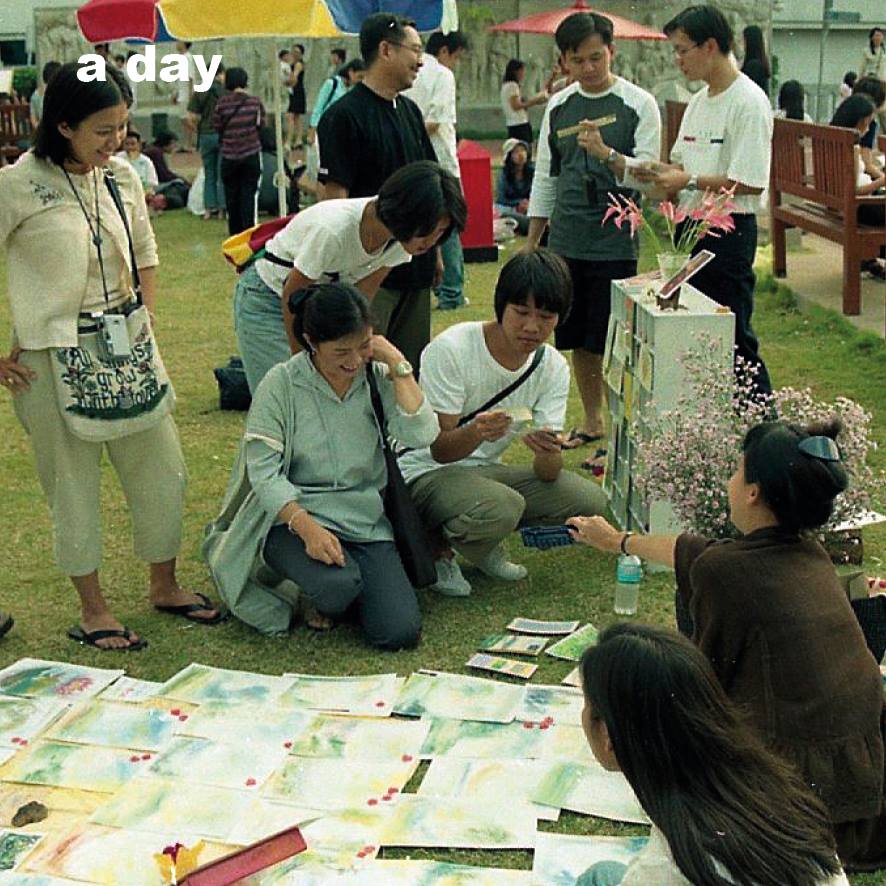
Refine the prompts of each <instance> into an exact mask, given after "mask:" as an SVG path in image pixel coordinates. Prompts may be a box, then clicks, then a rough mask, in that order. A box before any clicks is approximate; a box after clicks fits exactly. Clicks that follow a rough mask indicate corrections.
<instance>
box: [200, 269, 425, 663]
mask: <svg viewBox="0 0 886 886" xmlns="http://www.w3.org/2000/svg"><path fill="white" fill-rule="evenodd" d="M294 308H295V317H294V320H293V333H294V335H295V337H296V338H297V340H298V343H299V345H300V346H301V347H302V349H303V350H301V351H300V352H299V353H298V354H296V355H295V356H294V357H292V358H291V359H290V360H288V361H287V362H286V363H279V364H277V365H276V366H273V367H272V368H271V369H270V371H269V372H268V373H267V375H266V376H265V377H264V379H263V380H262V383H261V384H260V385H259V386H258V389H257V390H256V391H255V394H254V396H253V400H252V407H251V409H250V410H249V416H248V417H247V419H246V433H245V435H244V439H243V446H242V447H241V451H240V456H239V458H238V460H237V464H236V465H235V467H234V473H233V477H232V482H231V485H230V486H229V489H228V495H227V498H226V501H225V504H224V506H223V511H222V516H221V517H220V518H219V519H218V520H217V521H216V522H215V524H214V526H213V527H212V528H211V530H210V532H209V534H208V537H207V540H206V542H205V543H204V554H205V555H206V557H207V560H208V562H209V564H210V569H211V571H212V574H213V577H214V579H215V581H216V583H217V584H218V586H219V589H220V591H221V593H222V596H224V597H225V598H226V599H228V600H230V601H231V608H232V611H233V613H234V615H236V616H238V617H239V618H241V619H242V620H243V621H245V622H247V623H248V624H251V625H252V626H253V627H255V628H257V629H259V630H261V631H263V632H265V633H279V632H282V631H285V630H286V629H287V628H288V626H289V621H290V618H291V616H292V604H293V602H294V601H293V600H292V599H288V600H284V599H281V598H279V597H276V596H274V595H273V593H272V592H271V591H270V590H269V589H267V588H263V587H261V586H259V585H258V583H257V582H253V580H252V569H253V566H254V565H255V563H256V560H257V559H263V560H264V563H265V564H266V565H267V566H269V567H270V568H271V569H272V570H273V571H274V572H275V573H276V574H277V575H278V576H280V577H281V578H283V579H289V580H290V581H292V582H295V583H296V584H297V585H298V586H299V587H300V588H301V589H302V591H303V593H304V595H305V598H306V599H307V600H308V602H309V605H308V608H307V612H306V620H307V624H308V627H310V628H313V629H315V630H328V629H329V628H331V627H332V624H333V619H337V618H341V617H343V616H344V615H345V613H346V612H347V611H348V610H349V609H352V608H353V609H356V610H357V612H358V614H359V618H360V622H361V624H362V626H363V630H364V632H365V634H366V637H367V638H368V640H369V642H370V643H372V644H373V645H374V646H378V647H381V648H383V649H401V648H404V647H411V646H415V645H416V643H417V642H418V637H419V631H420V627H421V615H420V613H419V608H418V601H417V600H416V596H415V590H414V589H413V588H412V586H411V585H410V583H409V579H408V578H407V577H406V572H405V571H404V569H403V564H402V562H401V560H400V557H399V555H398V553H397V549H396V548H395V546H394V543H393V532H392V528H391V524H390V522H389V520H388V518H387V517H386V516H385V512H384V508H383V503H382V496H381V493H382V490H383V489H384V487H385V485H386V484H387V475H386V471H385V462H384V456H383V453H382V447H381V441H380V438H379V427H378V424H377V422H376V418H375V415H374V413H373V408H372V405H371V401H370V385H369V380H368V372H372V373H373V377H374V378H375V382H376V384H377V386H378V390H379V394H380V396H381V401H382V405H383V411H384V415H385V418H386V424H387V426H388V429H389V431H390V434H391V436H392V437H394V438H396V439H397V440H399V441H401V442H402V443H403V444H404V445H406V446H427V445H428V444H429V443H431V442H432V441H433V440H434V439H435V438H436V436H437V433H438V431H439V426H438V424H437V419H436V418H435V416H434V413H433V411H432V409H431V407H430V405H429V404H428V403H427V401H426V399H425V397H424V395H423V394H422V392H421V389H420V388H419V386H418V383H417V382H416V380H415V377H414V376H413V374H412V367H411V366H410V365H409V363H408V362H406V360H405V359H404V357H403V354H402V353H400V351H398V350H397V349H396V348H395V347H394V346H393V345H392V344H391V343H390V342H389V341H387V339H385V338H383V337H382V336H380V335H373V334H372V321H371V320H370V314H369V302H368V300H367V298H366V296H365V295H363V293H361V292H360V291H359V290H358V289H356V288H355V287H353V286H349V285H347V284H345V283H341V282H339V283H327V284H321V285H318V286H312V287H310V288H308V289H304V290H302V291H300V292H299V298H298V300H297V303H296V304H295V305H294ZM367 366H368V367H369V369H368V371H367ZM281 587H285V584H281V585H279V586H278V590H277V592H276V593H280V590H279V588H281Z"/></svg>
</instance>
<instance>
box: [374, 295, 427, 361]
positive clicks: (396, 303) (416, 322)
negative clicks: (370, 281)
mask: <svg viewBox="0 0 886 886" xmlns="http://www.w3.org/2000/svg"><path fill="white" fill-rule="evenodd" d="M372 319H373V324H372V326H373V331H375V332H377V333H378V334H379V335H383V336H384V337H385V338H386V339H388V341H390V342H391V344H393V345H394V346H395V347H397V348H399V349H400V350H401V351H402V352H403V356H404V357H405V358H406V359H407V360H408V361H409V362H410V363H411V364H412V366H413V368H414V369H415V371H416V373H417V372H418V364H419V360H420V359H421V352H422V351H423V350H424V349H425V347H427V344H428V342H429V341H430V340H431V290H430V287H429V288H428V289H404V290H402V291H401V290H399V289H385V288H384V287H382V288H381V289H379V291H378V292H377V293H376V294H375V298H374V299H373V300H372Z"/></svg>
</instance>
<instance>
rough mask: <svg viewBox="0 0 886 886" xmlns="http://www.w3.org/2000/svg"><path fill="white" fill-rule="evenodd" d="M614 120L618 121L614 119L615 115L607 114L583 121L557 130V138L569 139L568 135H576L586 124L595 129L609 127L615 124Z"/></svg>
mask: <svg viewBox="0 0 886 886" xmlns="http://www.w3.org/2000/svg"><path fill="white" fill-rule="evenodd" d="M616 120H618V117H616V116H615V114H607V115H606V116H605V117H595V118H594V119H593V120H587V121H584V120H583V121H582V122H581V123H576V124H575V125H574V126H566V127H565V128H563V129H558V130H557V138H569V136H570V135H578V134H579V133H580V132H581V131H582V129H584V128H585V127H586V126H587V125H588V124H591V125H593V126H596V127H597V129H602V128H603V127H604V126H609V125H610V124H612V123H615V121H616Z"/></svg>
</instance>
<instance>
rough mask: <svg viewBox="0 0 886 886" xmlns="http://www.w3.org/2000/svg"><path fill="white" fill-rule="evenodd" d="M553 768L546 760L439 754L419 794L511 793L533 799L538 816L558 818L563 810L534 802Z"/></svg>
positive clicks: (462, 796)
mask: <svg viewBox="0 0 886 886" xmlns="http://www.w3.org/2000/svg"><path fill="white" fill-rule="evenodd" d="M550 768H551V764H550V763H549V762H546V761H543V760H461V759H458V758H457V757H438V758H437V759H436V760H434V762H433V763H431V765H430V768H429V769H428V771H427V772H425V774H424V777H423V778H422V781H421V785H420V786H419V789H418V796H419V797H452V798H453V799H462V800H467V799H472V798H473V799H475V800H476V799H478V798H480V797H509V798H511V799H514V800H519V801H520V802H521V803H529V804H530V805H531V806H532V808H533V811H534V813H535V815H536V817H537V818H540V819H542V820H544V821H557V819H558V818H559V817H560V810H559V809H555V808H554V807H553V806H542V805H541V804H540V803H533V802H532V799H531V798H532V794H533V793H534V792H535V789H536V788H537V787H538V785H539V782H540V781H541V779H542V777H543V776H544V775H545V774H546V773H547V771H548V770H549V769H550Z"/></svg>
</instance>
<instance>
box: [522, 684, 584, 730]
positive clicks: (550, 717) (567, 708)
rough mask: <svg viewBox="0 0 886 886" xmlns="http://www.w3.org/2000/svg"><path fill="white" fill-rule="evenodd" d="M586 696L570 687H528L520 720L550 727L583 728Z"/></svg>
mask: <svg viewBox="0 0 886 886" xmlns="http://www.w3.org/2000/svg"><path fill="white" fill-rule="evenodd" d="M583 707H584V696H583V695H582V693H581V690H579V689H573V688H571V687H568V686H543V685H538V686H527V687H526V689H525V694H524V696H523V701H522V703H521V705H520V709H519V710H518V711H517V719H518V720H530V721H531V722H533V723H542V722H547V723H549V724H550V725H552V726H553V725H569V726H581V711H582V708H583Z"/></svg>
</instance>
